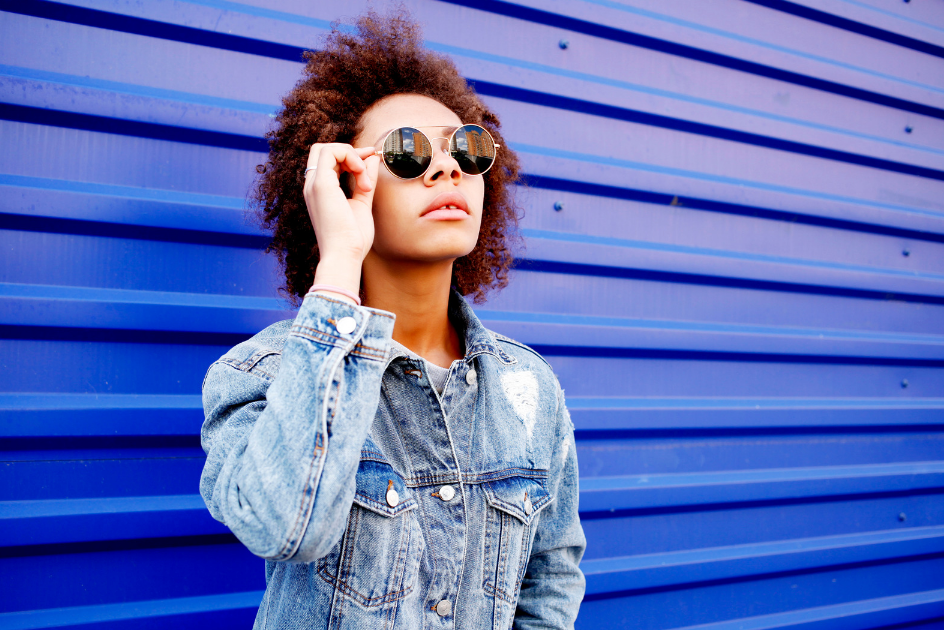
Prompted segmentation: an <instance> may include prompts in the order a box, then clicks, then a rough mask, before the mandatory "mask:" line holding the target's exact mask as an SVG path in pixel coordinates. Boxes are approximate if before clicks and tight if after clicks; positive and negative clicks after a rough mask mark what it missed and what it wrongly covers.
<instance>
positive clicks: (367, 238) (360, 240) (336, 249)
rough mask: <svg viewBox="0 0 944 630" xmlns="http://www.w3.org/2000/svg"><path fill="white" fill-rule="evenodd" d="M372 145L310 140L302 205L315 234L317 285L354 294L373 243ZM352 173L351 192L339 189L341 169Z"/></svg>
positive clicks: (375, 162)
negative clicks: (350, 193) (309, 169)
mask: <svg viewBox="0 0 944 630" xmlns="http://www.w3.org/2000/svg"><path fill="white" fill-rule="evenodd" d="M374 151H375V150H374V148H373V147H362V148H359V149H355V148H354V147H352V146H351V145H349V144H340V143H332V144H315V145H312V147H311V151H310V152H309V154H308V168H312V167H314V168H315V169H316V170H314V171H309V172H308V174H307V176H306V177H305V189H304V195H305V204H306V205H307V206H308V216H309V217H311V224H312V226H313V227H314V228H315V236H316V237H317V239H318V250H319V253H320V258H321V260H320V262H319V263H318V269H317V270H316V272H315V283H316V284H331V285H335V286H339V287H342V288H344V289H347V290H348V291H352V292H354V293H355V294H356V293H358V292H359V290H360V275H361V264H362V263H363V261H364V257H365V256H367V252H368V251H370V247H371V245H372V244H373V242H374V219H373V215H372V214H371V204H372V203H373V198H374V189H375V187H376V184H377V172H378V168H379V167H380V157H378V156H377V155H374ZM344 172H349V173H351V175H353V181H354V190H353V195H352V197H351V198H350V199H348V198H347V197H346V196H345V194H344V191H343V190H342V189H341V183H340V182H341V174H342V173H344Z"/></svg>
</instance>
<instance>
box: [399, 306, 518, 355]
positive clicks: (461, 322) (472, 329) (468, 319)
mask: <svg viewBox="0 0 944 630" xmlns="http://www.w3.org/2000/svg"><path fill="white" fill-rule="evenodd" d="M449 321H451V322H452V325H453V326H455V327H456V332H457V333H458V334H459V336H460V337H463V338H464V339H465V361H466V363H471V362H472V359H474V358H475V357H477V356H479V355H482V354H489V355H492V356H493V357H495V358H496V359H498V360H499V361H500V362H501V363H503V364H504V365H512V364H515V363H517V362H518V360H517V359H515V358H514V357H513V356H511V355H509V354H507V353H506V352H505V351H504V350H502V349H501V347H500V346H499V345H498V340H497V339H496V338H495V335H494V334H493V333H492V332H491V331H489V330H488V329H487V328H485V326H483V325H482V322H481V321H479V318H478V316H476V314H475V311H473V310H472V307H471V306H469V304H468V302H466V300H465V298H464V297H462V295H460V294H459V292H458V291H456V290H455V289H452V290H451V293H450V295H449ZM405 356H407V354H406V353H405V352H403V351H402V350H400V348H399V347H397V346H395V345H394V344H390V349H389V350H388V351H387V365H390V363H391V362H393V360H394V359H397V358H399V357H405Z"/></svg>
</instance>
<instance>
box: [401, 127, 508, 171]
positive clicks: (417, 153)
mask: <svg viewBox="0 0 944 630" xmlns="http://www.w3.org/2000/svg"><path fill="white" fill-rule="evenodd" d="M449 154H450V155H451V156H452V157H453V159H455V160H456V162H458V163H459V168H460V169H462V172H463V173H466V174H468V175H481V174H482V173H484V172H485V171H487V170H488V169H489V168H491V166H492V163H493V162H494V161H495V141H494V140H492V136H491V135H490V134H489V133H488V131H486V130H485V129H483V128H482V127H479V126H478V125H464V126H462V127H459V128H458V129H457V130H456V132H455V133H454V134H452V139H451V140H450V142H449ZM383 158H384V163H385V164H386V165H387V168H389V169H390V172H391V173H393V174H394V175H396V176H397V177H400V178H402V179H414V178H416V177H420V176H421V175H423V173H425V172H426V169H427V168H429V165H430V163H431V162H432V160H433V147H432V145H431V144H430V142H429V139H428V138H427V137H426V135H425V134H423V132H421V131H420V130H419V129H414V128H413V127H400V128H399V129H395V130H393V131H391V132H390V133H389V134H388V135H387V138H386V140H384V145H383Z"/></svg>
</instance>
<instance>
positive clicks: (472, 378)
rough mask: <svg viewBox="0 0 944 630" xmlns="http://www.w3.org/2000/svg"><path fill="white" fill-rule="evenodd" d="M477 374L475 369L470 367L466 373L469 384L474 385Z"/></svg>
mask: <svg viewBox="0 0 944 630" xmlns="http://www.w3.org/2000/svg"><path fill="white" fill-rule="evenodd" d="M475 376H476V374H475V370H473V369H470V370H469V371H468V372H466V373H465V382H466V383H468V384H469V385H474V384H475Z"/></svg>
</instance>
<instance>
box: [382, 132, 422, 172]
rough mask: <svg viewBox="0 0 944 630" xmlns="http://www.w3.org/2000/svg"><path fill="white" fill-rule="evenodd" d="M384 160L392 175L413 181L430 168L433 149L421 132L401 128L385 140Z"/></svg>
mask: <svg viewBox="0 0 944 630" xmlns="http://www.w3.org/2000/svg"><path fill="white" fill-rule="evenodd" d="M383 159H384V163H386V165H387V168H389V169H390V172H391V173H393V174H394V175H396V176H397V177H400V178H403V179H413V178H416V177H419V176H420V175H422V174H423V173H425V172H426V169H427V168H429V163H430V162H431V161H432V160H433V147H432V146H431V145H430V143H429V140H428V139H427V138H426V136H425V135H423V133H422V132H421V131H420V130H418V129H414V128H413V127H400V128H399V129H395V130H393V131H391V132H390V134H389V135H388V136H387V139H386V140H384V145H383Z"/></svg>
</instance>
